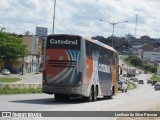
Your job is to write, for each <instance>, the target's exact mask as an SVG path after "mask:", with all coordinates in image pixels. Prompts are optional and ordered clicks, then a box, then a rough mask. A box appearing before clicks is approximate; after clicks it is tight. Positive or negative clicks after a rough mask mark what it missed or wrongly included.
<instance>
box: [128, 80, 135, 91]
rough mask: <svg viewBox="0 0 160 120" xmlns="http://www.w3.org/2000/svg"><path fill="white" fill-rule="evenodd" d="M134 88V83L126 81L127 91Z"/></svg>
mask: <svg viewBox="0 0 160 120" xmlns="http://www.w3.org/2000/svg"><path fill="white" fill-rule="evenodd" d="M135 88H136V85H135V84H134V83H132V82H129V81H128V90H132V89H135Z"/></svg>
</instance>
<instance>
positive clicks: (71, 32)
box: [55, 18, 74, 34]
mask: <svg viewBox="0 0 160 120" xmlns="http://www.w3.org/2000/svg"><path fill="white" fill-rule="evenodd" d="M55 19H56V20H57V22H59V24H60V25H62V26H63V27H64V28H65V29H66V30H67V31H68V32H70V33H72V34H74V33H73V32H71V31H70V30H69V29H68V28H67V27H66V26H65V25H63V24H62V23H61V22H60V21H59V20H58V19H57V18H55Z"/></svg>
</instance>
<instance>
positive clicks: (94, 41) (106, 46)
mask: <svg viewBox="0 0 160 120" xmlns="http://www.w3.org/2000/svg"><path fill="white" fill-rule="evenodd" d="M48 36H77V37H83V36H81V35H74V34H54V35H52V34H51V35H48ZM83 38H85V39H86V40H88V41H90V42H92V43H95V44H98V45H100V46H102V47H104V48H106V49H109V50H111V51H113V52H115V53H117V52H116V50H115V49H114V48H112V47H111V46H109V45H106V44H104V43H102V42H100V41H98V40H95V39H90V38H86V37H83Z"/></svg>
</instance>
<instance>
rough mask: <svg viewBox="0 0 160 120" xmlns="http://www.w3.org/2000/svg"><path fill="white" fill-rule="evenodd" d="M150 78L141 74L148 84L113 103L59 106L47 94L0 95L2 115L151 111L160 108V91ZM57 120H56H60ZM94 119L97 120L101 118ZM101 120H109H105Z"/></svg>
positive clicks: (73, 102)
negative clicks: (45, 112) (17, 113)
mask: <svg viewBox="0 0 160 120" xmlns="http://www.w3.org/2000/svg"><path fill="white" fill-rule="evenodd" d="M149 77H150V75H148V74H140V75H139V76H138V79H143V80H144V81H145V83H144V84H143V85H139V84H137V83H136V85H137V88H136V89H134V90H128V92H127V93H121V92H119V93H118V95H117V96H114V97H113V99H104V98H101V97H99V98H98V101H96V102H83V101H81V99H80V98H76V99H71V100H70V101H69V102H63V101H61V102H57V101H55V100H54V95H47V94H20V95H0V111H141V110H142V111H143V110H148V109H151V108H153V107H156V106H160V102H159V100H160V91H155V90H154V89H153V86H151V84H147V79H148V78H149ZM55 119H56V120H57V118H55ZM58 119H61V118H58ZM71 119H72V118H71ZM79 119H81V118H79ZM94 119H95V120H97V119H98V118H97V119H96V118H94ZM94 119H92V120H94ZM101 119H105V120H106V118H101ZM107 119H108V118H107ZM112 119H113V118H112ZM83 120H84V119H83ZM98 120H99V119H98Z"/></svg>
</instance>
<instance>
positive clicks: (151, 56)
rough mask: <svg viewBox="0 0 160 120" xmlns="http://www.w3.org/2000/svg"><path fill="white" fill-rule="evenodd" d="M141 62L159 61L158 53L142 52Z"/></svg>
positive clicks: (159, 53)
mask: <svg viewBox="0 0 160 120" xmlns="http://www.w3.org/2000/svg"><path fill="white" fill-rule="evenodd" d="M143 60H145V61H160V52H150V51H143Z"/></svg>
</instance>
